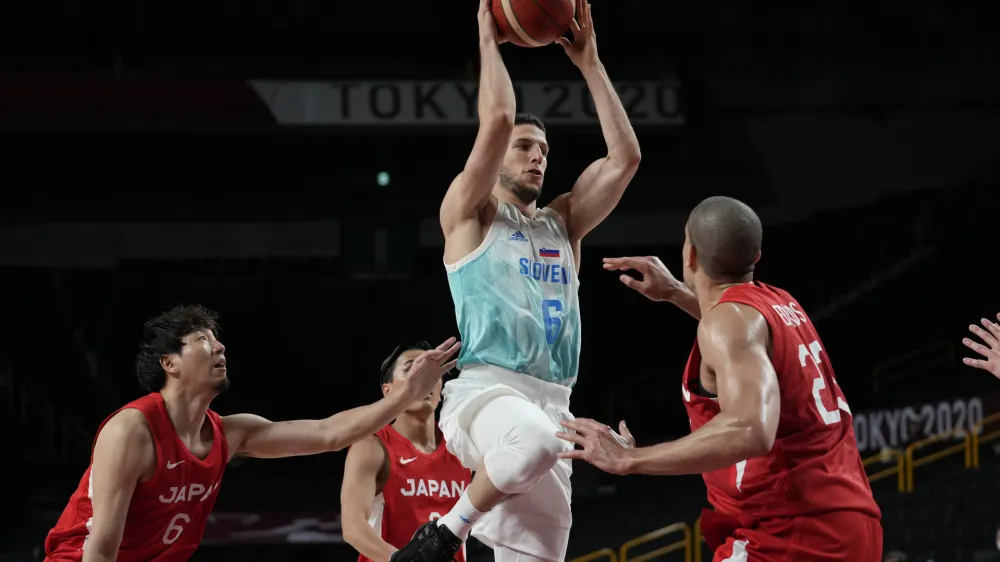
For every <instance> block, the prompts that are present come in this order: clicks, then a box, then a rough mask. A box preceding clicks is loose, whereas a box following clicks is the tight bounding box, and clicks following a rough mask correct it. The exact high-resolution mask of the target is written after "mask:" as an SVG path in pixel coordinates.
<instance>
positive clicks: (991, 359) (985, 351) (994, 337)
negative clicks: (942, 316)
mask: <svg viewBox="0 0 1000 562" xmlns="http://www.w3.org/2000/svg"><path fill="white" fill-rule="evenodd" d="M997 320H998V321H1000V313H998V314H997ZM980 322H982V324H983V327H982V328H980V327H979V326H976V325H975V324H969V331H970V332H972V333H973V334H974V335H976V336H977V337H979V339H980V340H982V342H983V343H979V342H977V341H975V340H973V339H971V338H963V339H962V344H963V345H965V347H967V348H969V349H971V350H972V351H975V352H976V353H978V354H979V355H982V356H983V359H975V358H972V357H965V358H963V359H962V362H963V363H965V364H966V365H968V366H970V367H975V368H977V369H982V370H984V371H986V372H988V373H992V374H993V376H994V377H997V378H998V379H1000V325H997V324H996V323H995V322H993V321H991V320H990V319H989V318H983V319H982V320H980ZM984 344H985V345H984Z"/></svg>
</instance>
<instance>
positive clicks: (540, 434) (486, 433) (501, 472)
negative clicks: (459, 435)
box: [470, 396, 566, 494]
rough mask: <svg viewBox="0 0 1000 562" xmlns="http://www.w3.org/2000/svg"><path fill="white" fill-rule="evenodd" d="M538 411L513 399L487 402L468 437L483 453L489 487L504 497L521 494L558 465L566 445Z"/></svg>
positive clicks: (522, 401) (507, 398)
mask: <svg viewBox="0 0 1000 562" xmlns="http://www.w3.org/2000/svg"><path fill="white" fill-rule="evenodd" d="M556 431H557V429H556V428H555V425H554V424H553V422H552V421H551V420H550V419H549V418H548V416H547V415H546V414H545V412H543V411H542V409H541V408H539V407H538V406H536V405H534V404H532V403H531V402H528V401H527V400H524V399H522V398H517V397H508V396H503V397H500V398H497V399H496V400H494V401H491V402H490V403H489V404H487V405H486V406H485V407H484V408H483V410H482V411H481V412H480V413H479V414H478V415H477V416H476V418H475V420H474V421H473V423H472V427H471V428H470V434H471V435H470V436H471V437H472V438H473V441H475V442H476V446H477V447H480V448H481V450H484V455H483V462H484V464H485V467H486V473H487V474H488V475H489V478H490V481H491V482H492V483H493V485H494V486H495V487H496V488H497V489H498V490H500V491H501V492H503V493H505V494H523V493H524V492H527V491H528V490H529V489H530V488H531V487H532V486H534V485H535V483H537V482H538V481H539V480H541V479H542V477H543V476H545V474H546V473H547V472H548V471H550V470H551V469H552V467H553V466H555V464H556V462H558V461H559V453H560V452H562V451H564V450H566V444H565V443H564V442H563V441H562V440H561V439H559V438H558V437H556V435H555V433H556Z"/></svg>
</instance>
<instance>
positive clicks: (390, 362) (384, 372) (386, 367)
mask: <svg viewBox="0 0 1000 562" xmlns="http://www.w3.org/2000/svg"><path fill="white" fill-rule="evenodd" d="M413 349H419V350H420V351H429V350H431V349H434V348H433V347H431V344H429V343H427V342H425V341H418V342H414V343H411V344H401V345H397V346H396V349H393V350H392V353H390V354H389V356H388V357H386V358H385V360H383V361H382V368H380V369H379V379H378V383H379V384H380V385H381V384H386V383H390V382H392V377H393V371H395V370H396V361H399V357H400V356H401V355H403V354H404V353H406V352H407V351H410V350H413Z"/></svg>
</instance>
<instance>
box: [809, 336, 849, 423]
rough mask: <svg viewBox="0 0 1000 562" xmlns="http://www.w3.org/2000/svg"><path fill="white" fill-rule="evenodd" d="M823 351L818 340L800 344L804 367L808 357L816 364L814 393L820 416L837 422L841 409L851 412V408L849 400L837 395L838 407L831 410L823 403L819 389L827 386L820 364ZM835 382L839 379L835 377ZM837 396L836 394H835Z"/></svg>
mask: <svg viewBox="0 0 1000 562" xmlns="http://www.w3.org/2000/svg"><path fill="white" fill-rule="evenodd" d="M820 351H823V348H822V347H820V345H819V342H818V341H813V342H811V343H810V344H809V345H808V346H806V344H804V343H803V344H799V364H800V365H802V368H803V369H805V368H806V359H812V361H813V365H815V366H816V371H817V376H816V378H815V379H813V388H812V395H813V400H815V401H816V408H817V409H818V410H819V415H820V417H822V418H823V423H825V424H826V425H831V424H835V423H837V422H839V421H840V410H843V411H845V412H847V413H848V414H850V413H851V409H850V408H849V407H848V406H847V402H845V401H844V399H843V398H841V397H839V396H837V409H836V410H833V411H832V412H831V411H830V410H827V409H826V406H824V405H823V399H822V398H821V397H820V395H819V391H821V390H823V389H825V388H826V381H825V380H824V379H823V373H822V371H820V370H819V364H820V363H822V360H821V359H820V357H819V352H820ZM833 384H837V380H836V379H833ZM834 396H836V394H834Z"/></svg>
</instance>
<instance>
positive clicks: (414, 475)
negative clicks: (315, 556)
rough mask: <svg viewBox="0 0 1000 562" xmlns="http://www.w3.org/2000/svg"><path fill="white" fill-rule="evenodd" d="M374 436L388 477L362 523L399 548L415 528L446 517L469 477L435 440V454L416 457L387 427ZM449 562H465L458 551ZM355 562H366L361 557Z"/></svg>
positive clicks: (440, 440) (416, 452)
mask: <svg viewBox="0 0 1000 562" xmlns="http://www.w3.org/2000/svg"><path fill="white" fill-rule="evenodd" d="M375 436H376V437H377V438H378V439H379V441H381V442H382V445H383V446H384V447H385V452H386V455H387V457H388V462H389V477H388V478H387V479H386V482H385V486H384V487H383V488H382V493H381V494H379V496H378V497H377V498H376V504H375V509H373V510H372V515H371V519H370V520H369V521H368V523H369V524H371V526H372V527H373V528H374V529H375V530H376V531H378V532H380V534H381V537H382V540H384V541H385V542H387V543H389V544H391V545H392V546H394V547H396V548H403V547H404V546H406V544H407V543H409V542H410V539H411V538H413V533H415V532H416V531H417V529H418V528H419V527H420V526H421V525H423V524H424V523H426V522H428V521H432V520H434V519H438V518H439V517H441V516H442V515H444V514H446V513H448V512H449V511H451V508H453V507H454V506H455V502H457V501H458V498H459V497H460V496H461V495H462V492H464V491H465V487H466V486H468V485H469V482H471V481H472V471H470V470H469V469H467V468H465V467H464V466H462V462H461V461H459V460H458V457H456V456H454V455H452V454H451V453H449V452H448V449H447V447H446V446H445V441H444V438H443V437H441V436H440V434H439V435H438V446H437V449H435V450H434V452H433V453H431V454H427V453H423V452H421V451H419V450H418V449H417V448H416V447H414V446H413V443H411V442H410V440H409V439H407V438H406V437H403V436H402V435H400V434H399V432H398V431H396V429H395V428H394V427H392V426H391V425H387V426H385V427H383V428H382V429H381V430H379V432H378V433H376V434H375ZM455 560H457V561H458V562H465V547H464V546H463V547H462V549H461V550H460V551H459V552H458V555H457V556H456V557H455ZM358 561H359V562H371V560H370V559H369V558H366V557H365V556H364V555H362V556H360V557H358Z"/></svg>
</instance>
